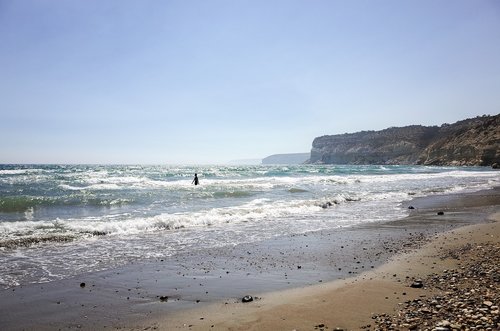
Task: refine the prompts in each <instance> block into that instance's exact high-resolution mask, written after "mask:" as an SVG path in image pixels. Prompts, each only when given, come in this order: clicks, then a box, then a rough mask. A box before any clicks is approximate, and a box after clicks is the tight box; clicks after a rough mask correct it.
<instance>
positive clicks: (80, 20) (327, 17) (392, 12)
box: [0, 0, 500, 164]
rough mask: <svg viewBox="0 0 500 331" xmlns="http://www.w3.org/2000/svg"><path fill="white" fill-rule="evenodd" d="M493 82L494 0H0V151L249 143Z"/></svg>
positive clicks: (165, 151)
mask: <svg viewBox="0 0 500 331" xmlns="http://www.w3.org/2000/svg"><path fill="white" fill-rule="evenodd" d="M499 95H500V1H496V0H491V1H488V0H474V1H470V0H465V1H463V0H408V1H399V0H398V1H389V0H378V1H371V0H368V1H361V0H354V1H348V0H343V1H340V0H313V1H310V0H300V1H299V0H286V1H284V0H283V1H282V0H272V1H269V0H249V1H245V0H225V1H221V0H199V1H195V0H170V1H169V0H165V1H160V0H156V1H155V0H144V1H136V0H134V1H130V0H104V1H103V0H72V1H66V0H59V1H58V0H23V1H18V0H0V163H103V164H109V163H128V164H181V163H190V164H207V163H226V162H228V161H230V160H238V159H252V158H257V159H260V158H264V157H266V156H269V155H271V154H277V153H299V152H309V151H310V149H311V146H312V141H313V140H314V138H315V137H318V136H322V135H327V134H341V133H346V132H357V131H361V130H381V129H384V128H388V127H393V126H405V125H412V124H422V125H441V124H443V123H454V122H456V121H458V120H462V119H465V118H471V117H476V116H480V115H483V114H489V115H496V114H498V113H499V112H500V97H499Z"/></svg>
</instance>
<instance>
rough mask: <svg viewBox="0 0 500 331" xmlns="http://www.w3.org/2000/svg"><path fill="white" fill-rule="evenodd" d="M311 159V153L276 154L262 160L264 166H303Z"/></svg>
mask: <svg viewBox="0 0 500 331" xmlns="http://www.w3.org/2000/svg"><path fill="white" fill-rule="evenodd" d="M307 159H309V153H291V154H274V155H270V156H268V157H266V158H264V159H262V164H301V163H304V162H306V161H307Z"/></svg>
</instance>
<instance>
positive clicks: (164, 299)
mask: <svg viewBox="0 0 500 331" xmlns="http://www.w3.org/2000/svg"><path fill="white" fill-rule="evenodd" d="M160 301H162V302H167V301H168V296H166V295H164V296H163V295H162V296H161V297H160Z"/></svg>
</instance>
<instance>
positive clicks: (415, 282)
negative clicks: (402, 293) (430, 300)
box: [410, 280, 424, 288]
mask: <svg viewBox="0 0 500 331" xmlns="http://www.w3.org/2000/svg"><path fill="white" fill-rule="evenodd" d="M410 287H413V288H422V287H424V283H422V281H418V280H416V281H414V282H413V283H412V284H411V285H410Z"/></svg>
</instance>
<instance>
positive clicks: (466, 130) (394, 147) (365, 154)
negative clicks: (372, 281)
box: [309, 115, 500, 165]
mask: <svg viewBox="0 0 500 331" xmlns="http://www.w3.org/2000/svg"><path fill="white" fill-rule="evenodd" d="M309 162H310V163H325V164H424V165H492V164H494V163H500V115H496V116H482V117H477V118H473V119H467V120H464V121H460V122H457V123H454V124H443V125H442V126H440V127H438V126H432V127H426V126H421V125H412V126H407V127H400V128H389V129H385V130H381V131H362V132H357V133H349V134H341V135H332V136H322V137H318V138H316V139H314V141H313V148H312V150H311V157H310V159H309Z"/></svg>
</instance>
